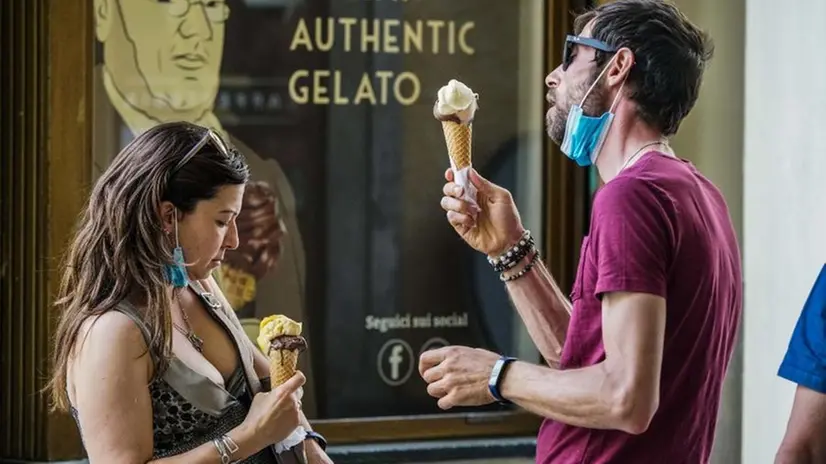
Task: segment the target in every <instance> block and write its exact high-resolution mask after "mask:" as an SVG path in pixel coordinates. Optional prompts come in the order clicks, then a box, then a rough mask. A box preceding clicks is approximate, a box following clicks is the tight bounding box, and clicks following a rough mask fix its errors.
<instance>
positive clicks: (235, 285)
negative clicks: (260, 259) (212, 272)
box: [219, 264, 256, 310]
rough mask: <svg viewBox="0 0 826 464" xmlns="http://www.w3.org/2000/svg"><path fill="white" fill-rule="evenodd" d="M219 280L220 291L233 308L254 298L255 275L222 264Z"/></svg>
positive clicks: (239, 307)
mask: <svg viewBox="0 0 826 464" xmlns="http://www.w3.org/2000/svg"><path fill="white" fill-rule="evenodd" d="M219 281H220V286H221V291H222V292H223V293H224V296H225V297H226V298H227V301H229V304H230V306H232V307H233V308H234V309H236V310H238V309H241V308H243V307H244V306H246V304H247V303H249V302H250V301H252V300H254V299H255V291H256V287H255V276H253V275H252V274H249V273H247V272H245V271H242V270H240V269H236V268H234V267H232V266H230V265H228V264H224V265H223V266H221V269H220V276H219Z"/></svg>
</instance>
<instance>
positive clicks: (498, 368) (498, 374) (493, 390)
mask: <svg viewBox="0 0 826 464" xmlns="http://www.w3.org/2000/svg"><path fill="white" fill-rule="evenodd" d="M514 361H516V358H511V357H509V356H502V357H501V358H499V360H498V361H496V364H494V365H493V369H492V370H491V371H490V378H488V390H490V394H491V396H493V399H495V400H496V401H498V402H499V403H501V404H511V402H510V401H509V400H507V399H505V398H503V397H502V393H501V392H500V391H499V384H501V383H502V376H504V375H505V370H506V369H507V367H508V365H509V364H510V363H512V362H514Z"/></svg>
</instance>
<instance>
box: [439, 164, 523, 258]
mask: <svg viewBox="0 0 826 464" xmlns="http://www.w3.org/2000/svg"><path fill="white" fill-rule="evenodd" d="M468 179H469V180H470V182H472V183H473V185H474V186H475V187H476V190H477V197H476V202H477V203H478V204H479V208H481V211H478V210H476V209H475V207H474V206H472V205H471V204H470V203H468V202H466V201H464V200H463V199H462V198H461V197H462V187H460V186H459V185H457V184H455V183H454V182H453V181H454V178H453V170H452V169H448V170H447V171H446V172H445V180H447V183H446V184H445V185H444V187H443V188H442V193H443V194H444V197H442V202H441V206H442V209H444V210H445V211H446V212H447V220H448V222H450V225H451V226H453V229H454V230H456V233H458V234H459V236H461V237H462V239H463V240H464V241H465V242H467V244H468V245H470V246H471V247H473V248H474V249H475V250H477V251H481V252H482V253H485V254H487V255H490V256H499V255H501V254H502V253H503V252H505V251H507V249H508V248H510V247H512V246H513V245H514V244H516V242H518V241H519V239H520V238H521V237H522V233H523V232H524V230H525V229H524V228H523V227H522V220H521V219H520V218H519V211H517V209H516V205H515V204H514V202H513V197H512V196H511V193H510V192H509V191H507V190H505V189H504V188H502V187H500V186H498V185H496V184H494V183H492V182H491V181H489V180H487V179H485V178H484V177H482V176H480V175H479V173H478V172H476V171H475V170H474V169H471V170H470V173H469V176H468Z"/></svg>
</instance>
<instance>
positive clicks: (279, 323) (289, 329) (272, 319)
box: [257, 314, 302, 353]
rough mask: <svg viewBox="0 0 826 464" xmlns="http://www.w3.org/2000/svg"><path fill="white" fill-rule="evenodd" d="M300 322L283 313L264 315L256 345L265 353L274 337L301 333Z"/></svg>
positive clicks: (295, 335)
mask: <svg viewBox="0 0 826 464" xmlns="http://www.w3.org/2000/svg"><path fill="white" fill-rule="evenodd" d="M301 329H302V324H301V323H300V322H296V321H294V320H292V319H290V318H289V317H287V316H285V315H283V314H274V315H272V316H267V317H265V318H264V319H263V320H262V321H261V324H260V325H259V332H258V339H257V341H258V347H259V348H261V351H263V352H264V353H267V352H268V351H269V349H270V344H272V341H273V340H274V339H275V338H276V337H281V336H284V335H291V336H294V337H297V336H299V335H301Z"/></svg>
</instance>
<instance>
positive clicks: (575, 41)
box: [562, 35, 617, 71]
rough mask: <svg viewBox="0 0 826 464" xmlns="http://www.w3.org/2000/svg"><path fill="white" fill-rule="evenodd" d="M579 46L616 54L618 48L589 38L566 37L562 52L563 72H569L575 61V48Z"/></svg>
mask: <svg viewBox="0 0 826 464" xmlns="http://www.w3.org/2000/svg"><path fill="white" fill-rule="evenodd" d="M577 45H584V46H586V47H591V48H593V49H596V50H599V51H601V52H605V53H615V52H616V51H617V48H616V47H612V46H610V45H608V44H607V43H605V42H603V41H601V40H597V39H592V38H589V37H580V36H578V35H569V36H567V37H565V48H564V49H563V50H562V70H563V71H567V70H568V66H570V65H571V61H573V60H574V47H576V46H577Z"/></svg>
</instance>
